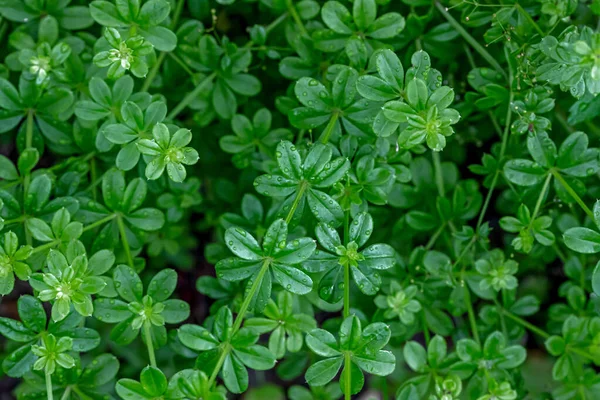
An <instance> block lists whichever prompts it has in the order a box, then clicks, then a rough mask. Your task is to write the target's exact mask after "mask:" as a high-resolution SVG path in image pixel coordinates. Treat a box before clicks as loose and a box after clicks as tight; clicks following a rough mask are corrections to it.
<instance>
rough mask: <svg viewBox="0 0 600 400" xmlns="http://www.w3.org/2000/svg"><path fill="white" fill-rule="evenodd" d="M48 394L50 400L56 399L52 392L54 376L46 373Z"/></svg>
mask: <svg viewBox="0 0 600 400" xmlns="http://www.w3.org/2000/svg"><path fill="white" fill-rule="evenodd" d="M46 394H47V395H48V400H52V399H53V397H54V393H53V392H52V374H51V373H49V372H48V371H46Z"/></svg>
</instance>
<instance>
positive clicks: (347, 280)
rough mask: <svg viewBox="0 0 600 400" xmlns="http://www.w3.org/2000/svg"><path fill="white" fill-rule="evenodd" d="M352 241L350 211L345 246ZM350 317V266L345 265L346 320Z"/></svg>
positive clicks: (345, 223) (346, 215)
mask: <svg viewBox="0 0 600 400" xmlns="http://www.w3.org/2000/svg"><path fill="white" fill-rule="evenodd" d="M349 239H350V210H347V211H345V212H344V246H348V240H349ZM349 316H350V265H348V264H346V265H344V318H348V317H349Z"/></svg>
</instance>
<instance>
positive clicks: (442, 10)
mask: <svg viewBox="0 0 600 400" xmlns="http://www.w3.org/2000/svg"><path fill="white" fill-rule="evenodd" d="M435 6H436V7H437V9H438V10H439V11H440V13H441V14H442V15H443V16H444V18H446V20H447V21H448V22H449V23H450V25H452V27H454V29H456V30H457V32H458V33H459V34H460V35H461V36H462V37H463V39H465V41H466V42H467V43H469V44H470V45H471V47H473V49H474V50H475V51H476V52H478V53H479V54H480V55H481V56H482V57H483V58H484V59H485V60H486V61H487V62H488V63H490V65H491V66H492V67H494V69H495V70H496V71H498V72H499V73H500V74H502V76H504V78H508V77H507V75H506V72H505V71H504V68H502V67H501V66H500V64H499V63H498V61H496V59H495V58H494V57H492V55H491V54H490V53H488V52H487V50H486V49H485V48H484V47H483V46H482V45H480V44H479V42H477V40H475V38H473V36H471V35H470V34H469V32H467V31H466V30H465V28H463V27H462V25H461V24H460V23H459V22H458V21H457V20H455V19H454V17H453V16H452V15H450V13H449V12H448V11H447V10H446V8H445V7H444V6H442V5H441V4H440V3H439V2H438V1H436V2H435Z"/></svg>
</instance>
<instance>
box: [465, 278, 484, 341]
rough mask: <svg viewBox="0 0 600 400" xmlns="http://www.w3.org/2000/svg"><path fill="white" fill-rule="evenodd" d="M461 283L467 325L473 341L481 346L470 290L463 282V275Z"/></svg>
mask: <svg viewBox="0 0 600 400" xmlns="http://www.w3.org/2000/svg"><path fill="white" fill-rule="evenodd" d="M463 282H464V285H465V303H466V305H467V314H468V315H469V325H470V326H471V332H472V333H473V339H475V341H476V342H477V344H481V339H480V338H479V331H478V330H477V320H476V319H475V310H474V309H473V303H472V302H471V290H470V289H469V286H468V285H467V283H466V282H465V280H464V273H463Z"/></svg>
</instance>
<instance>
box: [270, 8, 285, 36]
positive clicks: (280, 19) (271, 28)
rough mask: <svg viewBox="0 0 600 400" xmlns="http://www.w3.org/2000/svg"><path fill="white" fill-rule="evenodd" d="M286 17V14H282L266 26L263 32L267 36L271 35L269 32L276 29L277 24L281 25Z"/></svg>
mask: <svg viewBox="0 0 600 400" xmlns="http://www.w3.org/2000/svg"><path fill="white" fill-rule="evenodd" d="M287 17H288V14H287V13H283V14H281V15H280V16H279V17H277V19H276V20H275V21H273V22H271V23H270V24H269V25H267V26H266V28H265V31H266V32H267V34H269V33H271V31H272V30H273V29H275V28H277V26H278V25H279V24H281V23H282V22H283V21H285V19H286V18H287Z"/></svg>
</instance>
